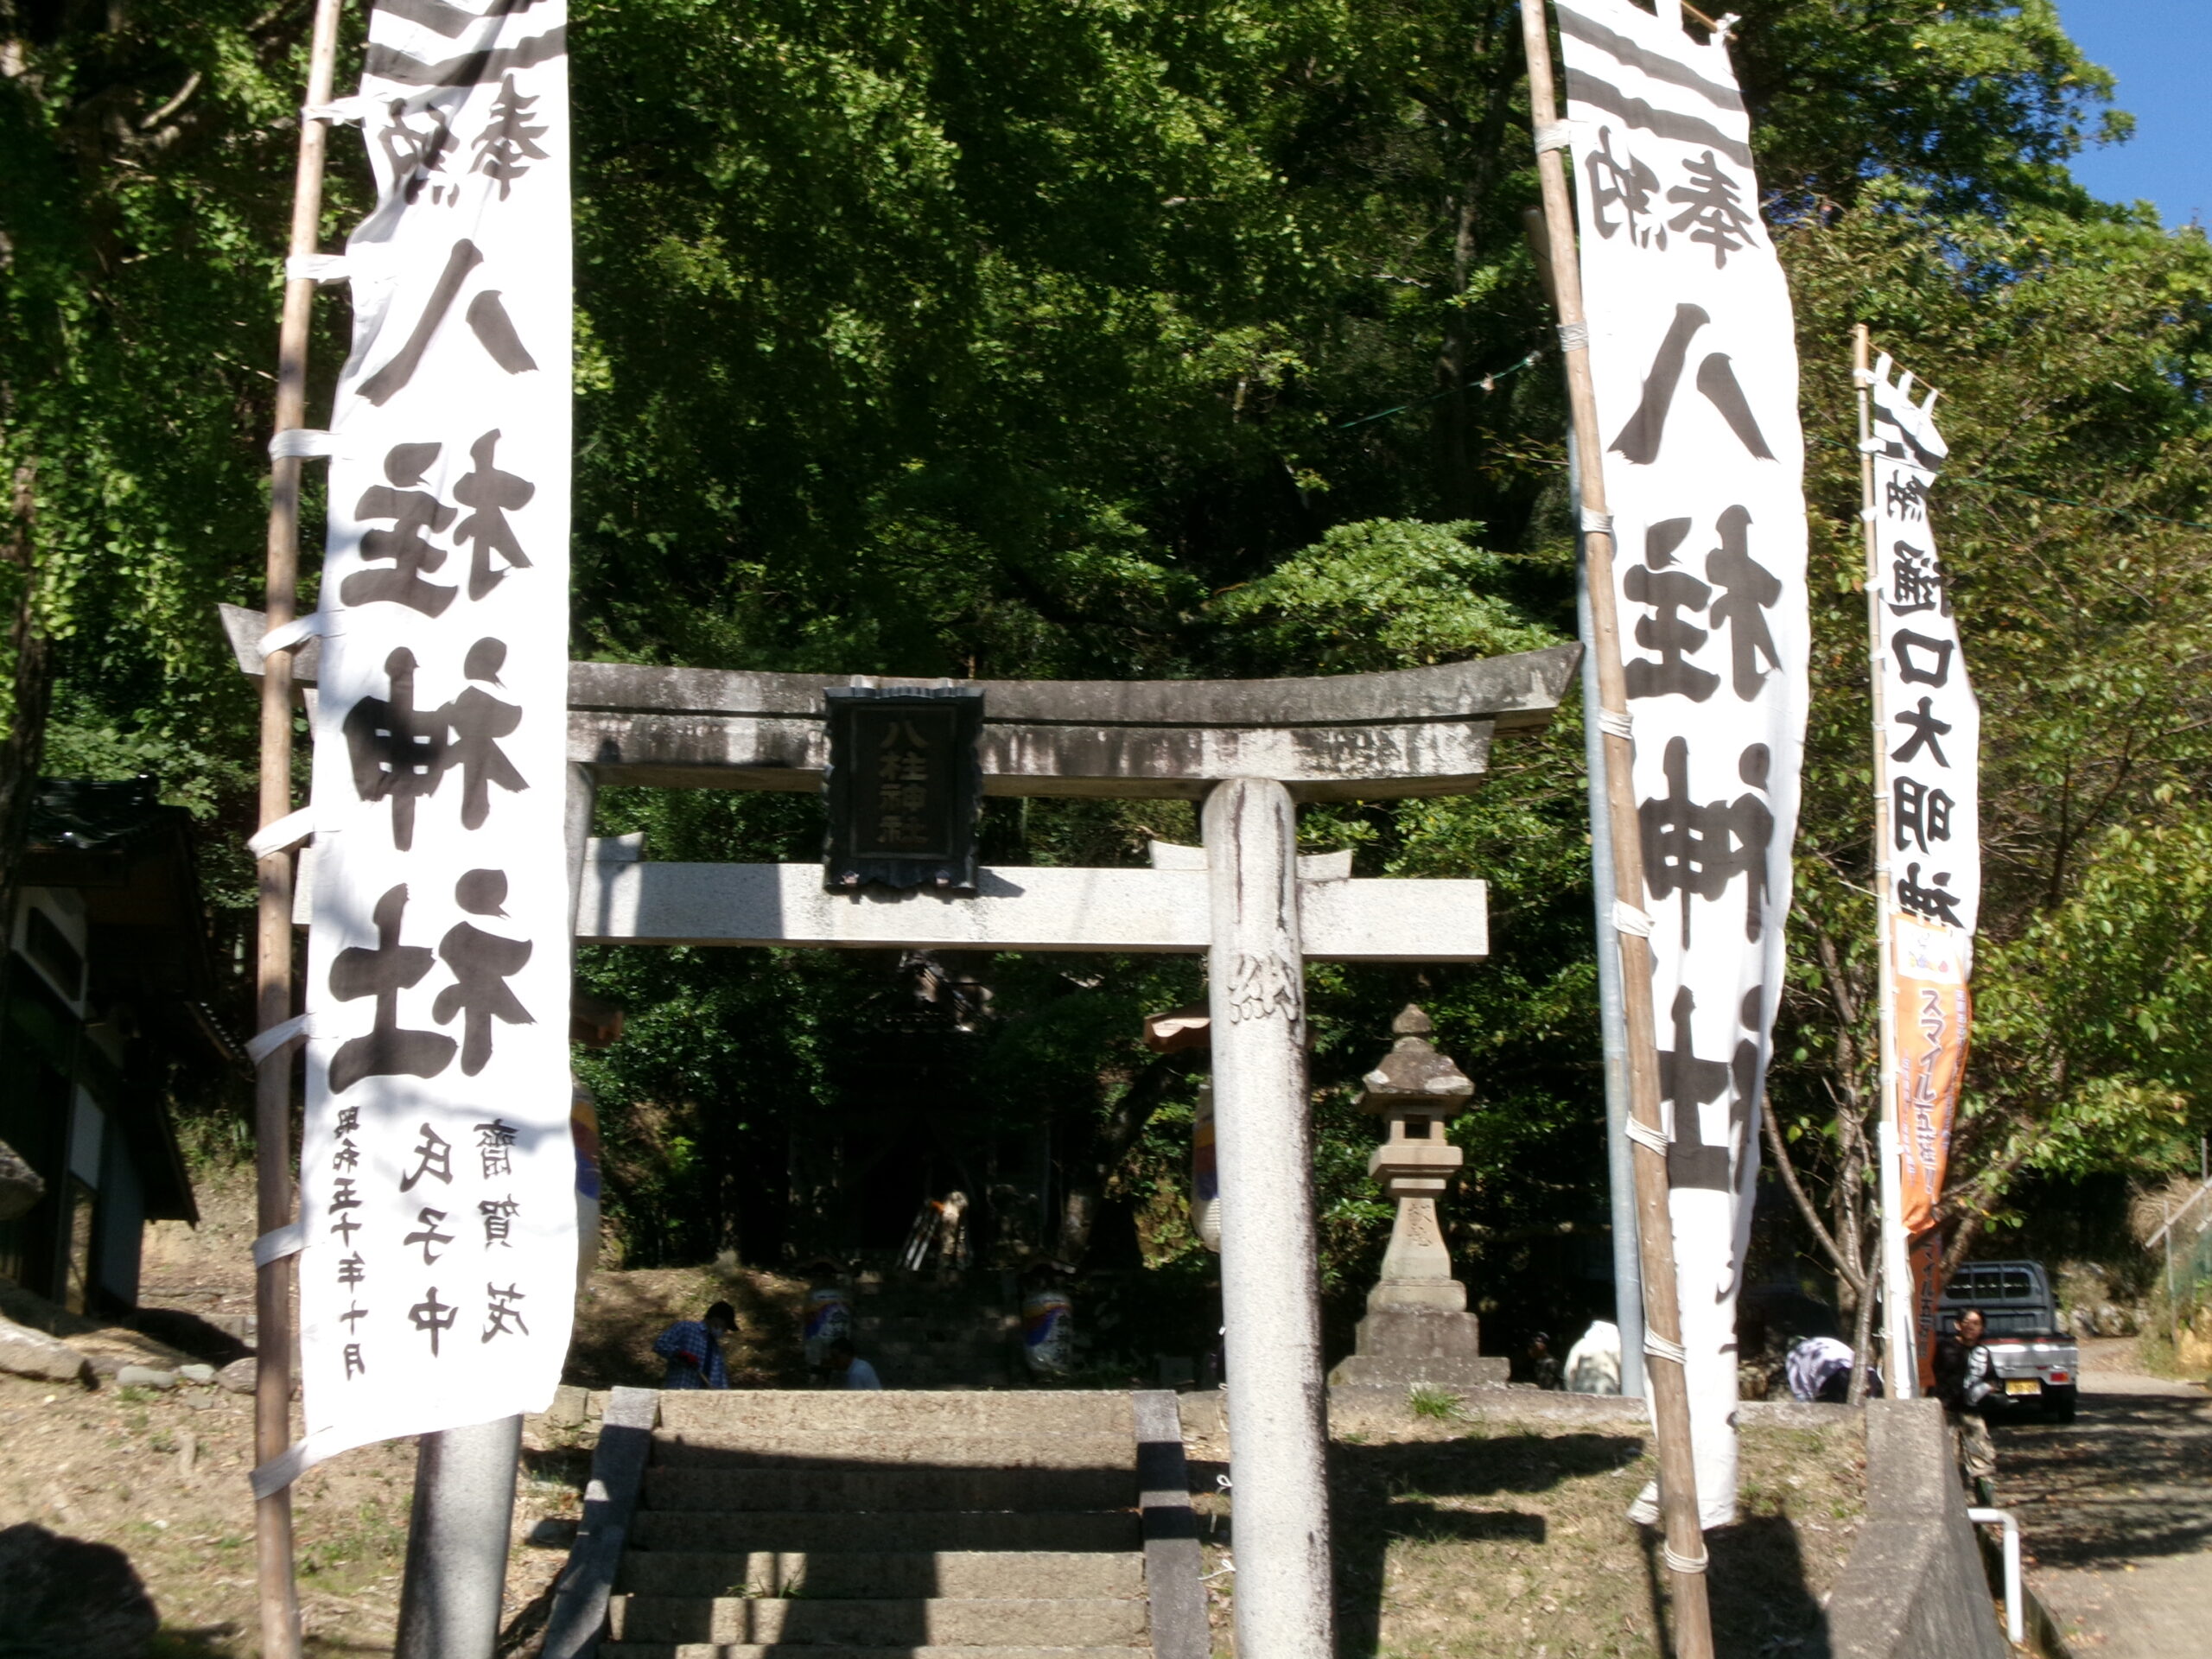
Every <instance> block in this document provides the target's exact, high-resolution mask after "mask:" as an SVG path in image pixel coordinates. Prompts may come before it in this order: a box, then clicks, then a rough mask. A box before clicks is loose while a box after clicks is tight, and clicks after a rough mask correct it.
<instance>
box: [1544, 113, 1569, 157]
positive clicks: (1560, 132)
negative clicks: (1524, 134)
mask: <svg viewBox="0 0 2212 1659" xmlns="http://www.w3.org/2000/svg"><path fill="white" fill-rule="evenodd" d="M1573 142H1574V124H1573V122H1572V121H1554V122H1552V123H1551V124H1549V125H1548V126H1541V127H1538V128H1537V129H1536V154H1537V155H1539V156H1541V155H1542V154H1543V153H1544V152H1545V151H1546V150H1548V149H1566V148H1567V146H1568V145H1569V144H1571V143H1573Z"/></svg>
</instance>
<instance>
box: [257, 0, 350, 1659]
mask: <svg viewBox="0 0 2212 1659" xmlns="http://www.w3.org/2000/svg"><path fill="white" fill-rule="evenodd" d="M342 4H343V0H315V30H314V34H313V35H312V37H311V41H310V45H309V48H308V92H307V105H308V108H310V109H313V108H317V107H320V106H321V105H327V104H328V103H329V102H330V94H331V84H332V79H333V77H334V71H335V66H336V63H337V58H338V16H339V10H340V7H341V5H342ZM329 135H330V122H329V120H328V119H327V118H324V117H320V116H309V115H307V114H305V113H302V116H301V118H300V149H299V159H298V162H297V165H296V168H295V170H294V174H293V182H292V228H291V237H290V240H289V245H288V247H287V252H288V254H289V256H290V257H292V258H302V257H306V256H308V255H309V254H312V253H315V252H316V251H318V244H319V243H320V241H321V235H320V231H321V221H322V175H323V159H324V152H325V150H326V149H327V144H328V140H329ZM314 303H315V282H314V281H313V279H312V278H307V277H293V276H291V275H290V274H289V269H288V271H287V278H286V281H285V283H284V309H283V320H282V321H281V323H280V324H279V327H278V330H277V419H276V430H277V431H278V432H289V431H291V430H293V429H296V428H299V427H302V426H305V425H306V424H307V379H308V323H309V321H310V320H311V314H312V312H313V310H314ZM304 464H305V463H304V462H302V461H301V460H299V459H298V458H297V457H286V458H284V459H282V460H278V461H272V462H271V463H270V479H269V543H268V555H267V578H266V596H265V598H264V601H263V605H264V614H265V615H266V616H267V618H268V622H269V626H270V627H272V628H275V627H278V626H282V625H283V624H284V623H287V622H289V621H290V620H292V619H293V618H294V617H295V616H296V614H297V613H298V609H299V564H300V560H299V539H300V469H301V467H302V466H303V465H304ZM291 810H292V653H291V652H290V651H289V650H286V651H272V652H270V653H269V654H268V659H267V661H266V662H265V663H264V664H263V670H262V678H261V827H262V828H263V829H267V828H268V827H269V826H270V824H272V823H276V822H277V820H278V819H279V818H283V817H287V816H288V815H289V813H290V812H291ZM255 874H256V876H257V883H258V887H259V889H260V893H259V899H260V904H259V914H258V917H257V941H256V944H257V957H256V968H255V1007H254V1014H255V1019H254V1023H255V1026H256V1027H257V1029H258V1030H261V1031H267V1030H268V1029H269V1028H270V1027H272V1026H277V1025H281V1024H282V1023H283V1021H285V1020H289V1018H291V1014H292V855H291V851H290V849H283V848H280V849H277V850H276V851H274V852H271V853H270V854H269V855H267V856H265V857H264V858H262V859H261V860H259V861H257V864H256V866H255ZM254 1175H255V1186H256V1192H257V1212H258V1221H257V1224H258V1226H259V1229H260V1230H261V1231H262V1232H264V1233H270V1232H274V1231H275V1230H277V1229H278V1228H280V1227H283V1226H286V1225H288V1224H289V1223H290V1221H291V1219H292V1206H293V1198H294V1192H293V1180H292V1048H291V1046H290V1045H289V1044H286V1045H283V1046H279V1047H278V1048H277V1050H276V1052H273V1053H270V1054H268V1055H266V1056H264V1058H263V1059H262V1061H261V1065H260V1068H259V1072H258V1075H257V1077H256V1078H255V1090H254ZM293 1265H294V1264H293V1262H292V1258H291V1257H289V1256H282V1257H279V1258H278V1259H277V1260H276V1261H274V1262H270V1263H269V1264H268V1265H266V1266H265V1267H263V1268H259V1269H258V1270H257V1273H256V1274H255V1287H254V1292H255V1294H254V1307H255V1319H256V1333H255V1342H254V1346H255V1351H256V1352H257V1355H258V1357H259V1363H258V1364H257V1367H256V1371H255V1381H254V1400H253V1451H254V1460H255V1462H256V1463H257V1464H265V1463H268V1462H270V1460H271V1459H276V1458H277V1457H280V1456H282V1455H283V1452H284V1450H285V1448H286V1447H287V1446H289V1445H290V1444H291V1438H292V1345H293V1342H294V1340H295V1337H296V1333H295V1332H294V1330H293V1328H292V1326H293V1320H292V1286H293V1278H294V1275H293ZM254 1566H255V1572H256V1574H257V1578H258V1580H259V1585H260V1614H261V1652H262V1656H263V1659H299V1652H300V1604H299V1587H298V1586H297V1585H296V1583H295V1582H294V1580H293V1576H292V1494H291V1489H290V1488H289V1487H285V1488H283V1489H280V1490H279V1491H275V1492H272V1493H270V1495H269V1496H268V1497H264V1498H260V1499H257V1501H256V1502H255V1504H254Z"/></svg>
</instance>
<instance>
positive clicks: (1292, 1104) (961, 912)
mask: <svg viewBox="0 0 2212 1659" xmlns="http://www.w3.org/2000/svg"><path fill="white" fill-rule="evenodd" d="M223 622H224V626H225V629H226V632H227V633H228V634H229V636H230V639H231V642H232V648H233V650H234V651H235V652H236V653H237V656H238V664H239V666H240V668H241V669H243V670H244V671H245V672H246V673H248V674H251V675H258V674H259V673H260V671H261V654H262V653H261V637H262V633H263V632H264V622H263V618H262V616H261V614H260V613H258V612H253V611H245V610H241V609H238V608H236V607H228V606H226V607H224V609H223ZM1579 657H1580V648H1579V647H1577V646H1574V645H1559V646H1554V647H1553V648H1551V649H1549V650H1546V651H1535V652H1522V653H1520V654H1519V655H1516V656H1511V657H1495V658H1484V659H1481V660H1478V661H1475V662H1467V663H1452V664H1441V665H1439V666H1436V667H1432V668H1415V669H1402V670H1398V671H1393V672H1389V673H1379V674H1348V675H1338V676H1332V677H1317V678H1311V679H1285V680H1136V681H1104V680H1101V681H1083V680H975V681H952V680H929V679H914V678H904V677H892V676H860V675H852V676H833V675H820V674H766V673H749V672H739V671H717V670H709V669H688V668H658V667H645V666H636V665H631V664H612V663H572V664H569V779H568V780H567V788H568V799H569V855H570V868H571V870H572V872H573V873H574V874H573V880H574V883H575V888H576V897H577V905H576V937H577V938H578V939H579V940H583V941H588V942H593V943H600V944H666V945H674V944H687V945H702V944H727V945H782V946H787V947H791V946H797V947H819V948H830V949H878V948H890V947H906V948H913V949H963V950H1103V951H1122V952H1150V951H1165V952H1185V953H1191V954H1196V953H1198V952H1204V953H1205V956H1206V958H1207V964H1206V965H1207V984H1208V1001H1209V1005H1210V1011H1211V1016H1212V1018H1211V1032H1212V1050H1213V1090H1214V1113H1215V1133H1216V1135H1217V1141H1216V1151H1217V1160H1218V1168H1219V1174H1220V1182H1221V1189H1220V1192H1221V1197H1220V1204H1221V1215H1222V1248H1221V1277H1222V1313H1223V1321H1224V1336H1225V1343H1224V1345H1225V1350H1226V1358H1227V1362H1228V1385H1227V1386H1228V1395H1229V1401H1228V1404H1229V1419H1230V1448H1231V1449H1230V1481H1231V1484H1232V1488H1233V1491H1234V1493H1235V1498H1236V1568H1237V1571H1236V1580H1237V1584H1236V1626H1237V1643H1238V1648H1239V1650H1240V1651H1243V1652H1248V1653H1254V1654H1263V1655H1265V1656H1267V1659H1328V1656H1330V1655H1331V1654H1332V1652H1333V1637H1332V1630H1333V1626H1334V1612H1333V1605H1332V1602H1333V1598H1332V1590H1331V1578H1332V1575H1331V1572H1330V1560H1329V1516H1328V1497H1327V1487H1326V1479H1325V1474H1326V1463H1325V1452H1326V1444H1327V1421H1326V1413H1327V1398H1326V1384H1325V1376H1324V1371H1323V1367H1322V1363H1321V1321H1320V1296H1319V1282H1318V1276H1317V1268H1318V1261H1317V1255H1318V1252H1317V1238H1316V1233H1315V1226H1314V1214H1313V1189H1312V1170H1313V1115H1312V1110H1311V1106H1310V1101H1309V1098H1308V1090H1307V1085H1306V1014H1305V988H1304V977H1305V976H1304V972H1303V966H1302V964H1303V963H1304V962H1305V961H1306V959H1307V958H1309V957H1310V958H1313V959H1317V960H1335V961H1347V962H1361V961H1364V962H1391V961H1397V962H1408V961H1425V962H1475V961H1480V960H1482V959H1483V958H1484V957H1485V956H1487V955H1488V953H1489V936H1488V926H1487V910H1486V902H1485V889H1484V884H1483V883H1482V882H1480V881H1477V880H1411V879H1408V880H1352V879H1351V876H1350V861H1349V858H1348V856H1347V855H1321V856H1319V857H1306V858H1300V856H1299V855H1298V852H1297V817H1296V810H1297V803H1298V802H1300V801H1331V800H1377V799H1389V798H1403V797H1408V796H1433V795H1458V794H1466V793H1470V792H1471V791H1473V790H1475V789H1476V788H1478V786H1479V785H1480V783H1481V780H1482V778H1483V775H1484V772H1486V771H1487V769H1488V766H1489V760H1490V747H1491V740H1492V739H1493V738H1494V737H1495V736H1497V735H1498V734H1510V733H1515V732H1529V731H1535V730H1538V729H1541V728H1542V727H1543V726H1544V725H1545V724H1547V723H1548V721H1549V720H1550V719H1551V716H1552V714H1553V712H1554V709H1556V708H1557V707H1558V703H1559V700H1560V696H1561V694H1562V693H1563V692H1564V691H1565V690H1566V688H1567V683H1568V682H1569V680H1570V679H1571V678H1572V677H1573V674H1574V671H1575V669H1576V666H1577V663H1578V660H1579ZM294 663H295V667H294V675H295V678H296V682H297V683H299V684H300V685H301V686H302V689H303V694H304V695H306V696H313V695H314V690H313V688H314V685H315V677H316V674H317V671H318V668H319V666H320V664H319V661H318V652H317V651H316V648H315V646H314V645H309V646H308V648H306V649H304V650H302V651H301V652H297V653H296V656H295V658H294ZM838 686H882V687H897V686H959V687H962V688H964V689H974V690H981V691H982V692H983V694H984V699H983V727H982V740H981V759H982V773H983V792H984V793H985V794H986V795H1007V796H1023V795H1031V796H1078V797H1089V798H1108V799H1112V798H1120V799H1163V798H1164V799H1180V800H1191V801H1196V802H1199V803H1201V804H1202V807H1201V815H1200V816H1201V822H1202V824H1203V826H1204V835H1203V841H1204V845H1203V846H1202V847H1197V848H1179V847H1171V846H1166V845H1164V844H1160V843H1154V851H1153V862H1154V868H1150V869H1135V870H1122V869H1057V868H985V869H983V870H982V873H981V877H980V880H979V882H978V889H977V891H976V893H975V894H974V895H973V896H963V897H956V896H949V895H944V894H939V893H931V892H926V891H915V892H908V893H877V892H862V893H843V892H838V893H831V892H828V891H825V890H824V888H823V874H822V867H821V866H820V865H819V864H818V863H813V864H677V863H655V862H652V861H645V860H642V859H640V858H639V849H638V848H637V847H636V846H635V844H634V843H629V844H626V843H625V842H620V841H594V840H592V839H591V838H590V824H591V815H592V809H593V804H594V797H595V794H596V791H597V790H598V789H599V788H600V787H601V785H645V786H648V787H660V788H670V789H760V790H780V791H805V792H813V791H818V790H819V789H820V788H821V787H822V780H823V768H824V767H825V766H827V764H828V762H829V734H828V726H827V721H826V718H825V713H826V710H825V705H824V700H823V692H824V691H826V690H829V689H830V688H832V687H838ZM311 885H312V884H311V883H310V882H308V881H307V880H302V881H301V882H300V884H299V890H300V892H301V893H307V892H308V891H310V889H311ZM302 919H305V918H304V917H302Z"/></svg>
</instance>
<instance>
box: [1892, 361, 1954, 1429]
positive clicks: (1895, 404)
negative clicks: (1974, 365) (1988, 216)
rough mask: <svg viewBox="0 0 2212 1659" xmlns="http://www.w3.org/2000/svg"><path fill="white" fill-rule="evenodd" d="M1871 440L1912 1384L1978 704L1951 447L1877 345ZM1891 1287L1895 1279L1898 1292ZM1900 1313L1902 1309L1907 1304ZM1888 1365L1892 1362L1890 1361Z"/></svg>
mask: <svg viewBox="0 0 2212 1659" xmlns="http://www.w3.org/2000/svg"><path fill="white" fill-rule="evenodd" d="M1866 390H1867V392H1868V394H1869V401H1870V403H1871V404H1872V411H1871V412H1872V417H1873V418H1872V433H1873V436H1872V445H1873V455H1872V461H1873V480H1872V481H1873V486H1874V494H1873V500H1872V503H1871V511H1872V515H1873V535H1874V549H1875V561H1874V568H1875V571H1876V573H1877V574H1876V577H1875V582H1874V594H1873V601H1874V615H1875V619H1876V621H1875V626H1874V630H1873V639H1872V645H1873V659H1874V660H1873V673H1874V676H1875V678H1876V681H1877V683H1878V686H1879V688H1880V696H1879V700H1878V702H1877V704H1876V706H1877V707H1878V709H1880V710H1881V711H1882V715H1883V726H1884V730H1883V733H1882V735H1881V740H1880V743H1881V747H1880V751H1879V753H1878V756H1877V758H1876V761H1875V781H1876V787H1878V789H1880V790H1881V791H1883V798H1884V804H1885V806H1886V807H1887V809H1888V811H1887V814H1886V816H1885V817H1884V818H1883V819H1882V823H1884V824H1885V827H1886V829H1887V834H1888V836H1889V840H1888V844H1887V845H1886V846H1884V847H1882V848H1880V849H1878V854H1879V856H1878V859H1877V861H1876V869H1877V872H1878V875H1879V877H1880V880H1881V885H1882V889H1883V891H1882V902H1881V906H1880V917H1881V929H1882V948H1883V949H1884V950H1887V951H1888V952H1889V953H1890V956H1889V969H1890V972H1889V987H1890V1006H1889V1008H1888V1009H1887V1011H1886V1012H1887V1014H1888V1018H1887V1020H1885V1031H1884V1035H1885V1039H1886V1040H1885V1044H1884V1050H1883V1054H1882V1064H1883V1066H1884V1067H1885V1072H1886V1075H1885V1078H1884V1090H1885V1100H1886V1101H1888V1102H1891V1103H1894V1110H1895V1113H1896V1122H1897V1140H1896V1146H1897V1215H1896V1217H1893V1218H1891V1219H1890V1220H1888V1221H1885V1226H1892V1225H1893V1226H1895V1227H1896V1228H1897V1229H1898V1230H1900V1231H1902V1232H1903V1233H1904V1236H1905V1246H1904V1254H1905V1255H1906V1257H1907V1261H1906V1262H1904V1263H1903V1264H1897V1263H1896V1262H1895V1257H1894V1255H1893V1254H1892V1253H1891V1252H1885V1255H1889V1256H1890V1259H1891V1262H1892V1266H1891V1268H1890V1271H1891V1273H1894V1274H1898V1275H1899V1276H1900V1277H1902V1276H1903V1273H1904V1269H1905V1268H1909V1269H1910V1278H1911V1281H1912V1283H1911V1293H1912V1303H1911V1306H1910V1310H1906V1309H1902V1308H1895V1307H1893V1308H1892V1313H1891V1319H1892V1325H1891V1329H1892V1331H1893V1332H1897V1334H1896V1335H1894V1336H1893V1337H1892V1351H1893V1352H1895V1353H1897V1354H1898V1355H1902V1354H1903V1352H1904V1341H1903V1340H1902V1339H1901V1338H1902V1335H1903V1332H1902V1331H1900V1330H1899V1327H1900V1326H1904V1327H1905V1328H1907V1329H1910V1332H1911V1333H1912V1337H1913V1351H1914V1353H1915V1355H1916V1358H1917V1361H1918V1366H1919V1371H1920V1376H1919V1379H1918V1380H1919V1383H1920V1386H1921V1388H1922V1389H1923V1391H1924V1390H1928V1389H1933V1387H1934V1385H1935V1380H1936V1371H1935V1363H1936V1313H1937V1306H1938V1303H1939V1300H1940V1299H1941V1297H1942V1255H1943V1251H1942V1233H1941V1232H1940V1230H1938V1228H1937V1224H1936V1208H1937V1205H1939V1204H1940V1203H1941V1202H1942V1197H1943V1184H1944V1181H1945V1179H1947V1177H1948V1173H1949V1169H1950V1160H1951V1127H1952V1122H1953V1120H1954V1119H1955V1116H1956V1115H1957V1111H1958V1103H1959V1089H1960V1085H1961V1084H1962V1083H1963V1081H1964V1080H1965V1077H1966V1065H1967V1046H1968V1040H1969V1036H1970V1033H1971V1029H1972V1026H1973V1021H1974V1013H1973V995H1972V992H1971V990H1970V989H1969V987H1968V981H1969V979H1970V977H1971V976H1972V973H1973V968H1974V925H1975V923H1976V921H1977V920H1978V919H1979V917H1980V911H1981V785H1980V776H1981V708H1980V704H1979V703H1978V702H1975V700H1974V687H1973V685H1972V684H1971V683H1969V682H1968V680H1967V664H1966V650H1965V646H1964V645H1963V644H1962V643H1961V640H1960V638H1959V625H1958V619H1957V618H1956V617H1955V615H1954V614H1953V613H1952V609H1951V592H1950V588H1949V585H1948V583H1947V582H1945V581H1944V579H1943V567H1942V563H1941V562H1940V561H1939V560H1938V559H1937V558H1936V536H1935V531H1934V528H1933V526H1932V525H1931V524H1930V522H1929V506H1930V504H1929V495H1930V492H1931V491H1932V490H1933V488H1934V486H1935V483H1936V473H1937V472H1938V471H1939V470H1940V469H1941V467H1942V464H1943V460H1944V457H1945V455H1946V454H1948V449H1947V448H1946V446H1945V444H1944V442H1943V437H1942V433H1940V432H1938V431H1937V430H1936V419H1935V403H1936V397H1935V394H1934V393H1932V392H1930V393H1929V394H1928V395H1927V396H1926V397H1923V398H1922V399H1921V400H1920V401H1919V402H1918V403H1915V402H1914V401H1913V397H1912V376H1911V375H1910V374H1904V375H1897V374H1896V373H1895V371H1894V365H1892V364H1891V360H1890V359H1889V358H1888V356H1887V355H1885V356H1883V357H1882V358H1881V359H1880V360H1879V361H1878V362H1877V363H1876V364H1875V365H1874V367H1873V370H1872V373H1871V374H1869V375H1868V376H1867V377H1866ZM1893 1294H1894V1293H1893ZM1908 1313H1909V1319H1907V1318H1906V1317H1905V1316H1906V1315H1907V1314H1908ZM1892 1363H1897V1362H1895V1361H1893V1362H1892Z"/></svg>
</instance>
